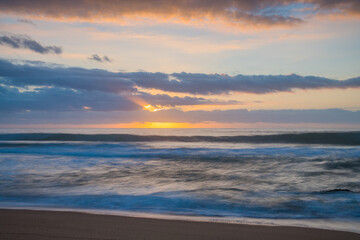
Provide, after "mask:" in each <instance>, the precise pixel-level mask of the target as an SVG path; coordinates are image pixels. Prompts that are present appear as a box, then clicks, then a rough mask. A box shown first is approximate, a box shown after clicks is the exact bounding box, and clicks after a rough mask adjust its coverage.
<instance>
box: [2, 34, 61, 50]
mask: <svg viewBox="0 0 360 240" xmlns="http://www.w3.org/2000/svg"><path fill="white" fill-rule="evenodd" d="M0 45H5V46H9V47H12V48H24V49H29V50H32V51H34V52H37V53H41V54H48V53H53V54H61V53H62V49H61V47H58V46H43V45H41V44H40V43H39V42H37V41H35V40H32V39H31V38H29V37H28V36H23V35H9V34H7V35H2V36H0Z"/></svg>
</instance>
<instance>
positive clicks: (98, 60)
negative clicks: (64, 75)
mask: <svg viewBox="0 0 360 240" xmlns="http://www.w3.org/2000/svg"><path fill="white" fill-rule="evenodd" d="M88 59H89V60H92V61H96V62H101V63H104V62H112V60H111V59H110V58H108V57H107V56H105V55H104V56H103V57H100V56H99V55H97V54H93V55H92V56H91V57H89V58H88Z"/></svg>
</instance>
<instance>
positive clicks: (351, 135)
mask: <svg viewBox="0 0 360 240" xmlns="http://www.w3.org/2000/svg"><path fill="white" fill-rule="evenodd" d="M0 141H85V142H86V141H89V142H97V141H98V142H164V141H167V142H228V143H255V144H256V143H259V144H261V143H289V144H291V143H292V144H294V143H295V144H331V145H349V146H358V145H360V132H310V133H287V134H273V135H253V136H160V135H133V134H65V133H14V134H0Z"/></svg>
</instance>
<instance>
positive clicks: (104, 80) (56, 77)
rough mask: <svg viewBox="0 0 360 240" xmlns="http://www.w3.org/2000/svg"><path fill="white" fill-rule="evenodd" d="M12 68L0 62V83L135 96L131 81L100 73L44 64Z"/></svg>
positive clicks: (5, 62)
mask: <svg viewBox="0 0 360 240" xmlns="http://www.w3.org/2000/svg"><path fill="white" fill-rule="evenodd" d="M24 63H25V64H22V65H21V64H14V63H11V62H10V61H6V60H1V59H0V77H2V81H0V83H1V82H3V83H6V84H7V85H13V86H17V87H28V86H34V85H35V86H56V87H63V88H71V89H76V90H87V91H102V92H109V93H121V92H136V89H135V87H134V83H133V82H132V81H129V80H126V79H122V78H121V77H119V76H118V74H117V73H112V72H108V71H105V70H100V69H85V68H66V67H61V66H52V65H47V64H46V63H35V62H31V63H28V62H24Z"/></svg>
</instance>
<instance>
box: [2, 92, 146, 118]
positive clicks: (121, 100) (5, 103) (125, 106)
mask: <svg viewBox="0 0 360 240" xmlns="http://www.w3.org/2000/svg"><path fill="white" fill-rule="evenodd" d="M141 108H142V106H139V105H138V104H136V103H134V102H132V101H130V100H129V99H127V98H126V97H124V96H121V95H117V94H111V93H105V92H98V91H97V92H93V93H91V94H89V93H88V92H86V91H81V90H77V91H74V90H71V89H65V88H48V87H45V88H37V89H34V90H32V91H25V92H20V91H19V90H18V89H17V88H10V87H6V86H0V111H1V112H2V113H6V112H7V113H8V112H22V111H47V112H64V111H86V110H92V111H131V110H136V109H137V110H139V109H141Z"/></svg>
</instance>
